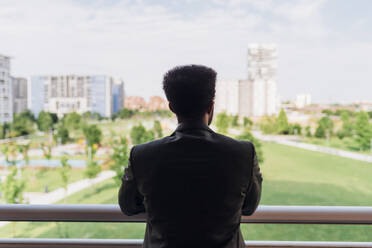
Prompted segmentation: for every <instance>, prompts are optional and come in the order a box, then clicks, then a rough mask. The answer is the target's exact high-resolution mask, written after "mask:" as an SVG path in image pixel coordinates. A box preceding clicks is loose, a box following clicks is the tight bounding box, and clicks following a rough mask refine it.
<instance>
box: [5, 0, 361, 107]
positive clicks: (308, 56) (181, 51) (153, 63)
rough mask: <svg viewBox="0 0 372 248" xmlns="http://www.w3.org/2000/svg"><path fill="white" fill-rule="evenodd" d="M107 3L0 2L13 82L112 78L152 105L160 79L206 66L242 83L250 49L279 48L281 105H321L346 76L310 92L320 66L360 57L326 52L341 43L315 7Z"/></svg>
mask: <svg viewBox="0 0 372 248" xmlns="http://www.w3.org/2000/svg"><path fill="white" fill-rule="evenodd" d="M109 2H110V4H108V1H97V0H96V1H72V0H70V1H69V0H65V1H53V2H52V1H48V0H33V1H27V0H23V1H22V0H3V1H1V2H0V42H1V43H0V47H1V49H2V50H1V51H0V53H3V54H6V55H11V56H13V58H14V59H13V61H12V65H13V74H17V75H22V76H29V75H34V74H51V73H83V74H110V75H114V76H119V77H122V78H123V79H124V80H125V81H126V89H127V91H128V94H138V95H139V94H142V95H145V96H150V95H154V94H162V92H161V87H160V83H161V77H162V75H163V73H165V71H166V70H167V69H169V68H171V67H172V66H174V65H177V64H186V63H200V64H207V65H210V66H212V67H214V68H216V70H217V71H218V72H219V77H220V78H244V77H246V51H247V45H248V43H251V42H254V43H256V42H270V43H271V42H275V43H278V48H279V81H278V84H279V91H280V93H281V95H283V96H284V97H287V98H289V97H294V95H295V94H296V93H298V92H304V91H305V90H308V91H309V92H310V93H313V95H314V98H315V99H318V100H324V99H326V100H327V97H328V95H329V93H324V89H320V90H319V91H318V90H316V89H318V88H321V87H320V85H324V81H327V82H328V79H331V78H341V77H342V73H341V74H340V73H338V74H340V75H338V76H337V75H336V76H335V75H333V74H330V73H328V74H327V72H326V71H323V70H322V75H321V76H319V77H318V78H317V81H319V82H315V83H314V79H313V76H309V75H312V73H313V71H314V70H315V71H316V70H317V69H319V70H320V69H322V68H318V65H319V58H320V57H321V58H322V61H332V63H335V64H336V65H338V66H339V67H342V65H343V64H345V63H346V62H344V61H343V60H341V59H340V56H339V55H338V54H337V52H339V51H340V50H341V51H342V50H343V49H346V50H347V51H349V54H352V53H353V52H355V51H358V52H357V54H361V51H362V48H361V47H359V46H358V45H353V46H350V44H349V43H348V44H343V45H341V43H340V44H339V46H340V48H338V49H333V48H332V47H334V44H332V42H334V40H335V37H339V36H337V35H336V34H334V31H333V30H329V28H328V27H327V26H326V25H325V23H324V14H323V13H322V8H324V6H325V3H326V2H325V1H321V0H314V1H301V0H300V1H280V2H279V1H270V0H258V1H253V0H245V1H244V0H230V1H225V0H224V1H222V0H213V1H203V5H200V4H199V3H200V2H199V1H192V0H187V1H186V0H185V1H177V3H178V4H170V3H167V2H164V1H163V2H162V3H161V2H160V1H159V2H157V3H154V2H151V4H150V1H129V0H128V1H124V0H123V1H120V0H117V1H109ZM186 4H187V6H189V8H191V9H192V10H193V11H190V9H188V10H185V9H184V8H183V7H184V6H186ZM190 13H191V14H190ZM336 43H339V42H338V41H336ZM304 56H305V57H304ZM353 59H354V58H353ZM356 60H357V59H356ZM359 61H360V58H359ZM353 62H354V60H351V63H353ZM293 63H296V64H293ZM360 63H363V60H362V62H360ZM360 63H359V62H358V63H357V62H355V64H358V65H359V64H360ZM349 64H350V63H349ZM336 67H337V66H336ZM294 68H295V69H294ZM350 68H354V66H351V67H350ZM331 72H332V73H333V71H332V70H331ZM358 73H361V72H360V71H358ZM363 75H364V74H363V73H362V76H361V77H363ZM309 78H311V79H309ZM333 81H335V80H332V82H333ZM311 84H316V85H315V86H314V87H308V86H309V85H311ZM317 85H319V87H316V86H317ZM356 94H357V93H356ZM339 95H340V98H345V96H343V94H341V93H340V94H339Z"/></svg>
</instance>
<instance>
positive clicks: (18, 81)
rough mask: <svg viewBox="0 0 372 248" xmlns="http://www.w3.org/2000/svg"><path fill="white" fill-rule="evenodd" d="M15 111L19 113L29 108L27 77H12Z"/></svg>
mask: <svg viewBox="0 0 372 248" xmlns="http://www.w3.org/2000/svg"><path fill="white" fill-rule="evenodd" d="M12 88H13V113H15V114H19V113H21V112H23V111H26V110H27V79H26V78H21V77H12Z"/></svg>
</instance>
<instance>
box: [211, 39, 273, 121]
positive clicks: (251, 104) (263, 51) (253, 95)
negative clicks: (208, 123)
mask: <svg viewBox="0 0 372 248" xmlns="http://www.w3.org/2000/svg"><path fill="white" fill-rule="evenodd" d="M276 60H277V51H276V46H275V45H271V44H260V45H259V44H251V45H249V46H248V79H245V80H227V81H218V82H217V85H216V102H215V109H216V112H217V113H218V112H223V111H225V112H226V113H228V114H233V115H240V116H250V117H259V116H263V115H272V114H276V113H277V111H278V96H277V89H276V67H277V65H276Z"/></svg>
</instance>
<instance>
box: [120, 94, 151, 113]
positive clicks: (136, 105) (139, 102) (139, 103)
mask: <svg viewBox="0 0 372 248" xmlns="http://www.w3.org/2000/svg"><path fill="white" fill-rule="evenodd" d="M124 106H125V108H126V109H131V110H140V109H142V110H145V109H146V108H147V104H146V101H145V99H144V98H143V97H142V96H128V97H126V98H125V104H124Z"/></svg>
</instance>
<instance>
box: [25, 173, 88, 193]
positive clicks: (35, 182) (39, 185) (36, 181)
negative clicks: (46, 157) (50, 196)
mask: <svg viewBox="0 0 372 248" xmlns="http://www.w3.org/2000/svg"><path fill="white" fill-rule="evenodd" d="M23 177H24V179H25V181H26V189H25V192H44V187H45V185H47V186H48V190H49V191H52V190H55V189H57V188H60V187H62V185H63V182H62V178H61V176H60V173H59V172H58V169H45V170H40V169H36V170H35V169H25V170H24V172H23ZM83 178H84V171H83V170H82V169H73V170H71V171H70V173H69V183H72V182H75V181H78V180H81V179H83Z"/></svg>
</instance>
